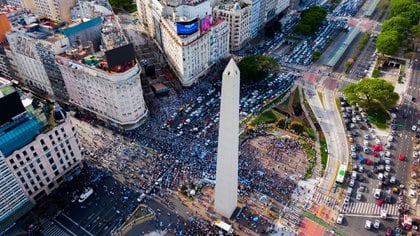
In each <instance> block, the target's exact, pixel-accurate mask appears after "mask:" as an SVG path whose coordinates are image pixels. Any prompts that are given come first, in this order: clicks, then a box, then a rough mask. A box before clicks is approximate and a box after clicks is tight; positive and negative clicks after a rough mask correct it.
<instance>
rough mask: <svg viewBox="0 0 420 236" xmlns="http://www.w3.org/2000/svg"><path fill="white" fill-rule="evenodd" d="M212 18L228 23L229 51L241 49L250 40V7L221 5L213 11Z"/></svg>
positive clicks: (237, 3)
mask: <svg viewBox="0 0 420 236" xmlns="http://www.w3.org/2000/svg"><path fill="white" fill-rule="evenodd" d="M213 16H214V17H217V18H222V19H224V20H226V21H227V22H229V26H230V41H229V42H230V50H231V51H238V50H240V49H242V47H243V46H245V44H246V43H247V42H248V40H249V39H250V19H251V6H250V5H248V4H246V3H244V2H242V3H239V2H235V3H225V4H221V5H218V6H217V7H215V8H214V9H213Z"/></svg>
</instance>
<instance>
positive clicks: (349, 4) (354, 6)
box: [332, 0, 364, 17]
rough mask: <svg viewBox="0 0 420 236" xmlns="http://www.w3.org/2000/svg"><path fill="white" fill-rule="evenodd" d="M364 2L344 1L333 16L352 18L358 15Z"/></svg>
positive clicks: (356, 0) (358, 0)
mask: <svg viewBox="0 0 420 236" xmlns="http://www.w3.org/2000/svg"><path fill="white" fill-rule="evenodd" d="M363 2H364V1H362V0H344V1H341V2H340V4H339V5H338V6H337V7H336V8H335V9H334V10H333V12H332V15H333V16H343V17H350V16H354V15H356V13H357V12H358V11H359V10H360V7H361V5H362V3H363Z"/></svg>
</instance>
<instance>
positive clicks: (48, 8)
mask: <svg viewBox="0 0 420 236" xmlns="http://www.w3.org/2000/svg"><path fill="white" fill-rule="evenodd" d="M7 2H8V3H9V4H11V5H14V6H19V7H22V8H26V9H29V10H31V11H32V12H33V13H37V14H39V15H42V16H46V17H48V18H52V19H55V20H61V21H64V22H70V21H71V8H72V7H74V6H75V5H76V0H7Z"/></svg>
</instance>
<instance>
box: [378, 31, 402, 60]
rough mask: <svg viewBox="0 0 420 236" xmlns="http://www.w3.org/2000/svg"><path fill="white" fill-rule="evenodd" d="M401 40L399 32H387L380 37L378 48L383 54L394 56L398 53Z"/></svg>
mask: <svg viewBox="0 0 420 236" xmlns="http://www.w3.org/2000/svg"><path fill="white" fill-rule="evenodd" d="M400 45H401V38H400V35H399V33H398V32H397V31H385V32H381V33H380V34H379V35H378V38H377V40H376V48H377V49H378V51H379V52H380V53H382V54H387V55H392V54H394V53H396V52H397V51H398V48H399V47H400Z"/></svg>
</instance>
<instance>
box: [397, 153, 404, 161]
mask: <svg viewBox="0 0 420 236" xmlns="http://www.w3.org/2000/svg"><path fill="white" fill-rule="evenodd" d="M398 160H400V161H404V160H405V156H404V154H402V153H400V155H398Z"/></svg>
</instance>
